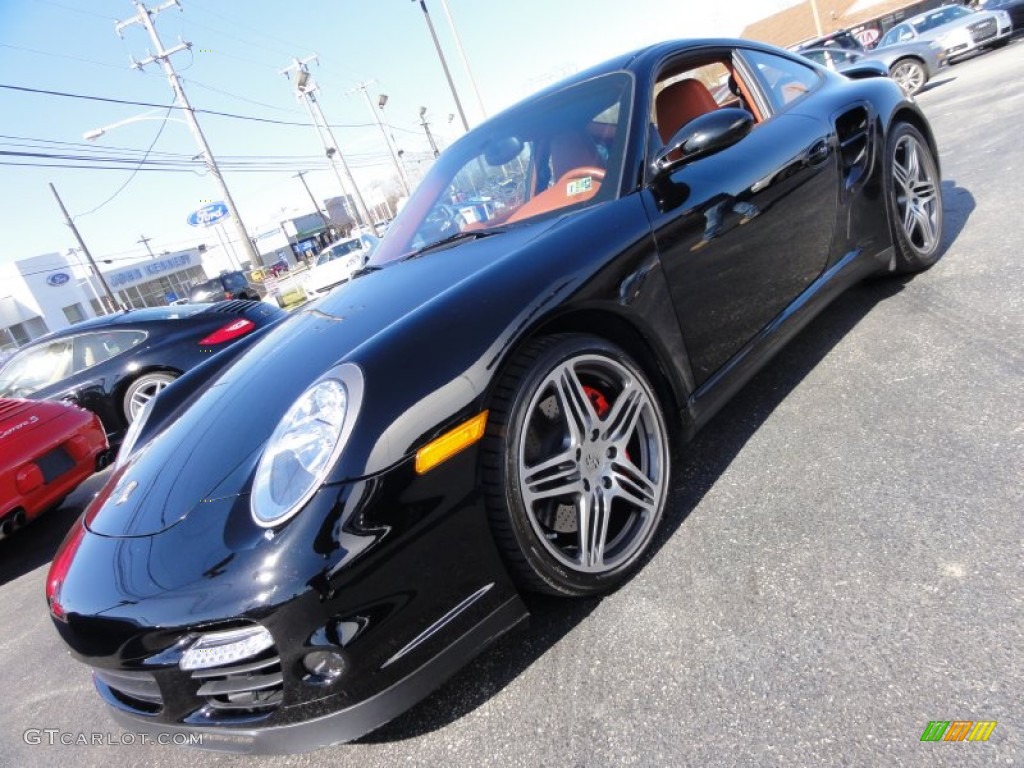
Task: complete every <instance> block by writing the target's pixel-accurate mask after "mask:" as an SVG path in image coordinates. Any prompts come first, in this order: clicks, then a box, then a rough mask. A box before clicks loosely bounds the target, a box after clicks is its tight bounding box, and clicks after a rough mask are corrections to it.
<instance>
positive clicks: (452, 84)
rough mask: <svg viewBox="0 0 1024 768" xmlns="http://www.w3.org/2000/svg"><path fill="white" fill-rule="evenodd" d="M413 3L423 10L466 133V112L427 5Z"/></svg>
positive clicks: (422, 0)
mask: <svg viewBox="0 0 1024 768" xmlns="http://www.w3.org/2000/svg"><path fill="white" fill-rule="evenodd" d="M412 1H413V2H414V3H415V2H419V4H420V8H421V9H422V10H423V18H424V19H425V20H426V22H427V28H428V29H430V37H431V38H432V39H433V41H434V48H435V49H437V58H438V59H440V60H441V68H442V69H443V70H444V76H445V77H446V78H448V87H449V88H451V91H452V98H453V99H455V108H456V109H457V110H458V111H459V117H460V118H462V127H463V128H464V129H465V130H466V131H467V132H468V131H469V121H468V120H466V112H465V111H464V110H463V109H462V102H461V101H459V93H458V91H456V90H455V81H454V80H452V73H451V70H449V69H448V61H447V59H445V57H444V51H442V50H441V41H440V40H438V39H437V31H436V30H435V29H434V22H432V21H431V20H430V14H429V13H428V12H427V4H426V3H425V2H424V0H412Z"/></svg>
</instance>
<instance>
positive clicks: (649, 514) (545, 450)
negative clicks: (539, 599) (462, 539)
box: [481, 334, 670, 597]
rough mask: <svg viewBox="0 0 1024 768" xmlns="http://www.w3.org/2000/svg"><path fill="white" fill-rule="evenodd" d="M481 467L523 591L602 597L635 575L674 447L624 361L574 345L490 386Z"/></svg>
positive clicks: (557, 342) (603, 344) (597, 347)
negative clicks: (670, 449)
mask: <svg viewBox="0 0 1024 768" xmlns="http://www.w3.org/2000/svg"><path fill="white" fill-rule="evenodd" d="M481 457H482V459H481V460H482V469H483V472H482V475H483V480H484V491H485V496H486V500H487V508H488V514H489V517H490V521H491V527H492V530H493V531H494V534H495V540H496V542H497V544H498V548H499V549H500V551H501V553H502V555H503V557H504V559H505V561H506V563H507V565H508V567H509V570H510V572H511V574H512V576H513V578H515V580H516V581H517V582H518V583H519V584H520V586H522V587H523V588H525V589H527V590H530V591H534V592H541V593H546V594H552V595H561V596H573V597H582V596H589V595H598V594H603V593H606V592H609V591H611V590H613V589H615V588H616V587H618V586H619V585H620V584H622V582H624V581H625V580H626V579H628V578H629V577H630V576H631V575H632V574H633V573H634V572H635V571H636V569H637V568H639V567H640V565H641V564H642V562H643V560H644V557H645V555H646V553H647V552H648V550H649V549H650V546H651V542H652V541H653V539H654V536H655V533H656V532H657V530H658V527H659V525H660V523H661V519H662V517H663V515H664V508H665V501H666V497H667V493H668V486H669V473H670V456H669V439H668V430H667V428H666V423H665V418H664V415H663V413H662V408H661V404H660V403H659V401H658V398H657V395H656V393H655V391H654V388H653V387H652V386H651V384H650V382H649V380H648V378H647V376H646V375H645V374H644V372H643V370H642V369H641V367H640V366H639V365H637V364H636V363H635V362H634V361H633V360H632V359H631V358H630V357H629V355H628V354H626V353H625V352H624V351H623V350H622V349H620V348H619V347H617V346H615V345H614V344H611V343H609V342H607V341H605V340H603V339H599V338H597V337H593V336H585V335H577V334H565V335H556V336H548V337H544V338H541V339H538V340H536V341H534V342H532V343H530V344H528V345H527V346H525V347H524V348H523V349H522V350H521V351H520V352H519V353H518V354H517V355H516V356H515V357H514V359H513V360H512V361H511V363H510V364H509V365H508V366H507V367H506V370H505V371H504V373H503V374H502V376H501V378H500V380H499V381H498V383H497V385H496V388H495V391H494V393H493V396H492V399H491V403H490V417H489V421H488V426H487V434H486V436H485V438H484V442H483V445H482V450H481ZM581 531H582V533H581Z"/></svg>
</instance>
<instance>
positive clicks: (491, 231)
mask: <svg viewBox="0 0 1024 768" xmlns="http://www.w3.org/2000/svg"><path fill="white" fill-rule="evenodd" d="M507 229H508V227H506V226H500V227H488V228H487V229H470V230H467V231H465V232H456V233H455V234H452V235H448V237H443V238H441V239H440V240H436V241H435V242H433V243H431V244H430V245H425V246H423V247H422V248H420V249H419V250H418V251H413V252H412V253H410V254H408V255H406V256H405V257H404V258H403V259H402V260H403V261H405V260H406V259H415V258H416V257H417V256H423V255H424V254H427V253H430V252H432V251H439V250H442V249H444V248H448V247H449V246H453V245H457V244H458V243H462V242H466V241H468V240H479V239H480V238H483V237H490V236H491V235H500V234H501V233H502V232H505V231H506V230H507Z"/></svg>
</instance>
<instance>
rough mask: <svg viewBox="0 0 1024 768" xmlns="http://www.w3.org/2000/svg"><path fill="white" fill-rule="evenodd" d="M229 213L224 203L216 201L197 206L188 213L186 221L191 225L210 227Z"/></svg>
mask: <svg viewBox="0 0 1024 768" xmlns="http://www.w3.org/2000/svg"><path fill="white" fill-rule="evenodd" d="M230 215H231V212H230V211H229V210H228V206H227V204H225V203H221V202H216V203H210V204H209V205H204V206H203V207H202V208H197V209H196V210H194V211H192V213H190V214H189V215H188V223H189V224H191V225H192V226H193V227H210V226H213V225H214V224H216V223H217V222H218V221H220V220H221V219H226V218H227V217H228V216H230Z"/></svg>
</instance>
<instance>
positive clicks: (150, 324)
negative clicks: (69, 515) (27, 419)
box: [0, 301, 285, 444]
mask: <svg viewBox="0 0 1024 768" xmlns="http://www.w3.org/2000/svg"><path fill="white" fill-rule="evenodd" d="M284 316H285V313H284V312H283V311H282V310H280V309H278V308H277V307H275V306H271V305H270V304H264V303H261V302H258V301H225V302H220V303H218V304H213V305H209V304H206V305H188V306H175V307H151V308H148V309H134V310H127V311H125V312H118V313H115V314H111V315H106V316H104V317H98V318H94V319H92V320H86V321H84V322H81V323H75V324H74V325H71V326H68V327H67V328H64V329H63V330H60V331H55V332H54V333H51V334H48V335H46V336H44V337H42V338H40V339H36V340H35V341H33V342H32V343H31V344H28V345H26V346H25V347H23V348H22V349H21V350H19V351H18V353H17V354H16V355H14V356H13V357H12V358H11V359H10V360H8V361H7V362H6V363H5V364H4V365H3V366H2V367H0V397H19V398H28V399H32V400H61V401H68V402H72V403H75V404H76V405H80V406H81V407H83V408H86V409H88V410H90V411H92V412H93V413H95V414H96V415H97V416H99V417H100V421H101V422H102V423H103V428H104V429H105V430H106V431H107V437H108V439H110V440H111V442H112V443H114V444H116V443H117V442H118V441H120V439H121V437H122V435H123V434H124V432H125V430H126V429H127V428H128V425H129V424H130V423H131V422H132V421H133V420H134V419H135V417H136V416H137V415H138V414H139V412H140V411H141V410H142V408H143V407H144V406H145V404H146V403H147V402H148V401H149V400H150V399H151V398H152V397H153V396H155V395H156V394H157V392H159V391H161V390H162V389H163V388H164V387H166V386H167V385H168V384H170V383H171V382H172V381H174V380H175V379H177V378H178V377H179V376H181V375H182V374H183V373H185V372H187V371H189V370H191V369H192V368H194V367H196V366H197V365H200V364H202V363H205V362H207V361H209V360H210V359H211V358H213V357H215V356H217V355H218V353H220V352H222V351H223V350H225V349H227V348H229V347H230V346H231V345H233V344H235V343H237V342H238V341H240V340H242V339H245V338H247V337H248V336H249V334H251V333H253V332H254V331H256V330H258V329H260V328H264V327H266V326H268V325H270V324H272V323H274V322H276V321H278V320H280V319H282V318H283V317H284ZM229 359H230V356H227V357H220V358H218V360H219V363H218V364H226V363H227V362H228V360H229Z"/></svg>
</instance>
